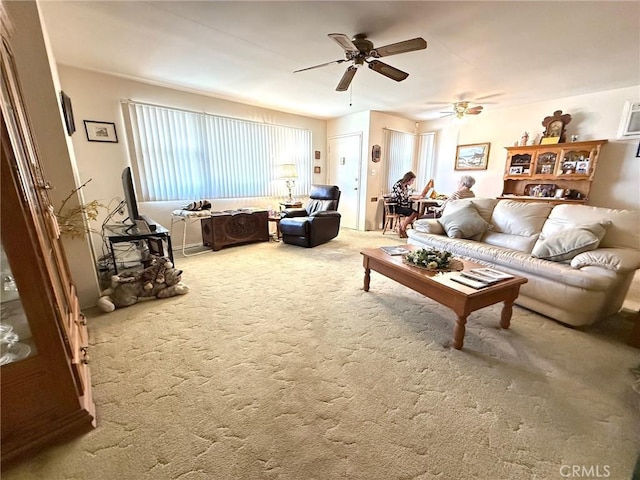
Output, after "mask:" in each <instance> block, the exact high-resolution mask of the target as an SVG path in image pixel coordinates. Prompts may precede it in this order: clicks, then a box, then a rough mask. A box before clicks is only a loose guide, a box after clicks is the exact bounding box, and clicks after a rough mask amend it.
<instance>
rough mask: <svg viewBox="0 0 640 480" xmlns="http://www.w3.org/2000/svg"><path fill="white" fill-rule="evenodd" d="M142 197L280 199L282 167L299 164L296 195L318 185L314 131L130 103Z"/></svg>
mask: <svg viewBox="0 0 640 480" xmlns="http://www.w3.org/2000/svg"><path fill="white" fill-rule="evenodd" d="M126 110H127V111H128V113H129V117H130V120H131V122H130V124H131V137H132V139H133V148H134V151H135V161H136V166H137V171H138V173H139V180H140V186H141V191H140V192H139V194H140V197H141V198H140V199H141V201H161V200H195V199H203V198H207V199H216V198H245V197H276V196H281V195H282V188H283V186H282V180H279V179H278V178H277V175H278V168H277V166H278V165H279V164H282V163H294V164H296V167H297V171H298V178H297V180H296V185H295V188H294V194H296V195H304V194H307V193H308V191H309V189H310V185H311V171H312V156H311V148H312V147H311V132H310V131H309V130H303V129H299V128H293V127H285V126H281V125H271V124H265V123H258V122H250V121H247V120H239V119H234V118H228V117H221V116H216V115H210V114H205V113H198V112H190V111H185V110H179V109H172V108H167V107H159V106H155V105H148V104H144V103H138V102H127V103H126Z"/></svg>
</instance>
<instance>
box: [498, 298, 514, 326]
mask: <svg viewBox="0 0 640 480" xmlns="http://www.w3.org/2000/svg"><path fill="white" fill-rule="evenodd" d="M512 313H513V300H505V301H504V306H503V307H502V313H501V314H500V327H502V328H509V325H511V314H512Z"/></svg>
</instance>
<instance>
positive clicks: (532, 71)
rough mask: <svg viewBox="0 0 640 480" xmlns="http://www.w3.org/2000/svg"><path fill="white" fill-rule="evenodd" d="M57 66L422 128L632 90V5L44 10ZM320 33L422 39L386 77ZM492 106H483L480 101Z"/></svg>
mask: <svg viewBox="0 0 640 480" xmlns="http://www.w3.org/2000/svg"><path fill="white" fill-rule="evenodd" d="M40 8H41V11H42V14H43V18H44V20H45V24H46V28H47V32H48V34H49V37H50V40H51V43H52V47H53V52H54V55H55V58H56V61H57V62H58V63H60V64H64V65H71V66H75V67H80V68H86V69H90V70H95V71H100V72H105V73H113V74H116V75H122V76H125V77H129V78H135V79H142V80H146V81H151V82H154V83H159V84H163V85H167V86H173V87H176V88H180V89H186V90H190V91H197V92H200V93H205V94H208V95H212V96H216V97H222V98H226V99H231V100H236V101H239V102H243V103H248V104H252V105H257V106H262V107H266V108H272V109H276V110H281V111H285V112H291V113H296V114H301V115H306V116H311V117H317V118H334V117H340V116H343V115H347V114H349V113H355V112H360V111H363V110H378V111H383V112H387V113H391V114H395V115H399V116H402V117H406V118H410V119H415V120H420V119H427V118H434V117H438V116H439V113H438V112H440V111H444V110H447V107H446V106H445V105H443V104H442V103H441V104H439V105H437V104H434V102H435V103H438V102H453V101H456V100H461V99H465V100H478V99H481V98H486V101H484V102H483V101H479V102H478V103H481V104H483V105H484V106H485V111H487V110H489V109H492V108H494V109H495V108H501V107H508V106H514V105H523V104H528V103H534V102H539V101H545V100H553V99H556V98H562V97H568V96H573V95H579V94H585V93H590V92H596V91H603V90H609V89H615V88H622V87H628V86H633V85H640V34H639V33H638V32H639V31H640V2H638V1H623V2H615V1H592V2H574V1H562V2H557V1H552V2H538V1H528V2H517V1H511V2H506V1H502V2H476V1H472V2H462V1H448V2H431V1H425V2H420V1H413V2H396V1H369V2H347V1H344V2H343V1H338V2H329V1H320V2H315V1H297V2H295V1H282V2H272V1H258V2H246V1H233V2H220V1H201V2H185V1H179V2H172V1H151V2H140V1H123V2H120V1H106V2H100V1H92V2H88V1H81V2H75V1H61V2H59V1H53V0H47V1H43V2H40ZM328 33H344V34H347V35H348V36H350V37H352V36H353V35H355V34H356V33H366V34H367V36H368V38H369V39H370V40H371V41H372V42H373V43H374V45H375V46H383V45H387V44H390V43H395V42H399V41H403V40H407V39H410V38H414V37H423V38H424V39H425V40H426V41H427V43H428V47H427V49H426V50H419V51H415V52H410V53H404V54H400V55H395V56H391V57H385V58H384V59H383V61H384V62H385V63H388V64H390V65H392V66H394V67H396V68H399V69H401V70H404V71H405V72H408V73H409V77H408V78H407V79H406V80H404V81H403V82H395V81H393V80H390V79H388V78H387V77H384V76H382V75H380V74H378V73H376V72H374V71H372V70H369V69H367V68H363V69H360V70H359V71H358V73H357V75H356V76H355V78H354V80H353V82H352V89H351V90H349V91H347V92H336V91H335V88H336V85H337V84H338V81H339V80H340V78H341V77H342V74H343V73H344V71H345V69H346V67H347V66H348V63H343V64H340V65H330V66H327V67H323V68H319V69H313V70H309V71H305V72H300V73H293V71H294V70H298V69H301V68H304V67H308V66H312V65H317V64H321V63H324V62H330V61H333V60H338V59H341V58H344V53H343V51H342V49H341V48H340V47H339V46H338V45H337V44H336V43H335V42H334V41H332V40H331V39H330V38H329V37H327V34H328ZM489 102H491V103H489Z"/></svg>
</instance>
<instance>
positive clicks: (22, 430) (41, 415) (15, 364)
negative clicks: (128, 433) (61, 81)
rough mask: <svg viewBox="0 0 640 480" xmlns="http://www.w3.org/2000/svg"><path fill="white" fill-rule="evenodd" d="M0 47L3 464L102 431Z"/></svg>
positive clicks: (66, 276) (80, 332) (25, 127)
mask: <svg viewBox="0 0 640 480" xmlns="http://www.w3.org/2000/svg"><path fill="white" fill-rule="evenodd" d="M2 40H3V41H2V42H1V46H0V56H1V62H0V74H1V75H2V79H1V80H2V82H1V84H2V89H1V92H0V107H1V112H2V115H1V116H0V137H1V138H0V140H1V141H0V146H1V148H0V167H1V172H0V180H1V189H0V193H1V196H2V201H1V203H0V206H1V215H0V218H1V221H2V228H1V229H0V230H1V233H2V236H1V238H2V243H1V244H0V255H1V257H2V265H1V268H2V278H1V280H2V292H1V293H0V303H1V305H2V318H1V319H0V320H1V321H0V326H1V327H2V328H1V330H0V331H1V332H2V335H1V338H0V343H1V346H2V352H1V356H0V365H1V367H0V368H1V369H2V371H1V374H0V395H1V403H2V422H1V425H0V439H1V447H2V448H1V450H2V467H3V469H4V468H5V467H6V466H7V463H8V462H12V461H14V460H16V459H18V458H19V457H22V456H25V455H26V454H28V453H30V452H32V451H34V450H35V449H38V448H41V447H43V446H45V445H47V444H50V443H53V442H55V441H56V440H57V439H59V438H61V437H63V436H64V437H66V436H69V435H71V434H74V433H79V432H82V431H87V430H90V429H91V428H93V427H94V426H95V406H94V403H93V399H92V394H91V375H90V371H89V366H88V356H87V349H88V345H89V342H88V335H87V326H86V322H85V318H84V316H83V315H82V313H81V312H80V308H79V304H78V299H77V296H76V291H75V286H74V285H73V283H72V282H71V276H70V273H69V267H68V264H67V259H66V256H65V252H64V249H63V247H62V243H61V241H60V237H59V230H58V228H57V220H56V217H55V215H54V213H53V209H52V208H51V201H50V199H49V189H50V188H51V187H50V186H49V184H48V182H46V180H45V178H44V175H43V172H42V168H41V166H40V163H39V161H38V156H37V150H36V146H35V143H34V141H33V138H32V137H31V129H30V126H29V121H28V119H27V117H26V112H25V109H24V106H23V104H22V95H21V93H20V86H19V84H18V82H17V78H16V75H15V68H14V65H13V57H12V55H11V52H10V49H9V46H8V44H7V43H5V41H4V40H5V39H4V37H3V38H2Z"/></svg>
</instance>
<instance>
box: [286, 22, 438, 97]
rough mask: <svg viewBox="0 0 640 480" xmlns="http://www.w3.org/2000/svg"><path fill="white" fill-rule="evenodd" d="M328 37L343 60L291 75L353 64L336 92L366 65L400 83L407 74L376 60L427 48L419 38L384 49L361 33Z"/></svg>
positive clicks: (308, 68) (329, 35)
mask: <svg viewBox="0 0 640 480" xmlns="http://www.w3.org/2000/svg"><path fill="white" fill-rule="evenodd" d="M328 37H329V38H331V39H332V40H333V41H334V42H336V43H337V44H338V45H340V47H341V48H342V49H343V50H344V53H345V57H346V58H345V59H340V60H334V61H333V62H327V63H321V64H320V65H314V66H313V67H307V68H302V69H300V70H296V71H295V72H293V73H298V72H304V71H306V70H312V69H314V68H320V67H326V66H327V65H333V64H334V63H335V64H338V63H343V62H353V64H352V65H350V66H349V67H347V70H346V71H345V72H344V74H343V75H342V78H341V79H340V82H339V83H338V86H337V87H336V90H337V91H338V92H344V91H346V90H347V89H348V88H349V85H351V81H352V80H353V77H354V75H355V74H356V72H357V71H358V67H360V66H362V65H364V64H365V63H366V64H367V65H368V67H369V69H371V70H373V71H374V72H377V73H380V74H382V75H384V76H385V77H387V78H390V79H392V80H395V81H396V82H401V81H403V80H404V79H406V78H407V77H408V76H409V74H408V73H407V72H403V71H402V70H399V69H397V68H395V67H392V66H391V65H387V64H386V63H384V62H381V61H380V60H376V59H378V58H380V57H388V56H391V55H397V54H399V53H406V52H413V51H415V50H424V49H425V48H427V42H426V41H425V40H424V39H423V38H420V37H417V38H412V39H411V40H405V41H403V42H397V43H391V44H389V45H385V46H384V47H379V48H374V46H373V42H371V40H368V39H367V36H366V35H365V34H363V33H359V34H357V35H355V36H354V37H353V38H352V39H350V38H349V37H348V36H347V35H345V34H344V33H329V34H328Z"/></svg>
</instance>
